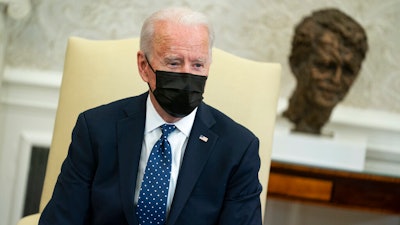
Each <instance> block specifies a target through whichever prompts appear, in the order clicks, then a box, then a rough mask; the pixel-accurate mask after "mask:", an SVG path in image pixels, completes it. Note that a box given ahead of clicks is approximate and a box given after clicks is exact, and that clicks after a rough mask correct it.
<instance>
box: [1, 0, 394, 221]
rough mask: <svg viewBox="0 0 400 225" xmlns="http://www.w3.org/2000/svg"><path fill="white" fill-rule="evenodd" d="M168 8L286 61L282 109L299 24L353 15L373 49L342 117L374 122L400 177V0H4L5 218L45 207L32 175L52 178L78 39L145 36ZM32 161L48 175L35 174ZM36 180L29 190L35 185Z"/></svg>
mask: <svg viewBox="0 0 400 225" xmlns="http://www.w3.org/2000/svg"><path fill="white" fill-rule="evenodd" d="M167 6H188V7H191V8H193V9H195V10H198V11H201V12H203V13H205V14H206V15H208V16H209V18H210V20H211V21H212V23H213V24H214V29H215V33H216V41H215V47H217V48H220V49H223V50H225V51H227V52H230V53H233V54H236V55H238V56H241V57H245V58H248V59H252V60H257V61H265V62H278V63H281V64H282V67H283V70H282V80H281V93H280V97H281V98H280V106H279V108H278V111H279V112H280V111H281V110H282V109H283V108H284V107H285V102H286V100H287V98H288V97H289V96H290V95H291V92H292V90H293V88H294V85H295V80H294V78H293V75H292V73H291V71H290V69H289V66H288V55H289V53H290V43H291V39H292V36H293V30H294V26H295V25H296V24H297V23H298V22H300V20H301V19H302V18H303V17H304V16H306V15H309V14H311V12H312V11H313V10H318V9H322V8H327V7H335V8H338V9H340V10H342V11H343V12H345V13H347V14H348V15H350V16H351V17H352V18H354V19H355V20H356V21H358V22H359V23H360V24H361V25H362V26H363V27H364V29H365V30H366V32H367V36H368V43H369V52H368V53H367V57H366V60H365V61H364V62H363V65H362V70H361V72H360V74H359V77H358V78H357V80H356V82H355V84H354V86H353V87H352V88H351V90H350V92H349V94H348V96H347V97H346V98H345V100H344V101H343V102H342V103H340V108H339V111H338V112H336V114H335V115H333V122H335V123H340V124H344V126H347V125H349V126H357V129H362V130H367V131H366V133H368V135H367V136H368V143H367V151H369V152H371V153H370V154H369V155H370V156H371V158H373V157H375V158H379V159H380V162H379V165H378V164H369V165H370V167H374V166H376V167H379V169H380V170H384V171H386V170H389V171H390V174H392V175H400V172H399V171H400V170H398V167H396V166H395V165H396V164H397V163H398V162H400V149H399V147H398V146H400V145H397V144H398V140H400V138H399V139H397V138H398V137H399V136H400V119H399V118H400V72H399V71H400V63H399V62H400V45H399V40H400V31H399V28H398V24H399V22H400V14H399V13H398V12H399V11H400V1H398V0H385V1H380V0H352V1H347V0H301V1H300V0H298V1H297V0H246V1H243V0H237V1H231V0H219V1H213V0H203V1H194V0H191V1H190V0H163V1H156V0H146V1H138V0H97V1H91V0H0V189H1V191H0V202H1V203H0V224H5V225H11V224H15V223H16V221H17V220H18V219H19V218H20V217H21V216H22V215H23V214H29V213H31V212H33V211H34V210H35V206H33V209H28V208H27V204H26V196H27V194H26V192H27V188H26V187H27V186H28V183H29V182H30V181H28V180H29V179H38V180H40V179H41V176H42V175H41V174H42V173H41V172H40V171H42V170H43V165H45V161H46V157H47V156H46V154H47V153H46V151H45V150H43V149H46V148H48V146H49V145H50V141H51V132H52V129H53V122H54V116H55V110H56V107H57V100H58V88H59V85H60V82H61V74H62V70H63V62H64V55H65V49H66V44H67V40H68V37H70V36H80V37H84V38H90V39H121V38H130V37H137V36H138V35H139V32H140V28H141V24H142V22H143V20H144V18H146V17H147V16H148V15H149V14H150V13H152V12H153V11H155V10H157V9H160V8H164V7H167ZM132 62H133V63H136V59H132ZM226 66H229V65H226ZM248 76H249V79H251V71H249V74H248ZM254 82H257V81H254ZM360 127H361V128H360ZM372 134H373V135H372ZM67 135H68V134H67ZM396 145H397V146H396ZM367 155H368V153H367ZM393 160H395V161H394V162H393ZM396 160H397V161H396ZM372 161H373V160H372V159H371V160H370V162H371V163H372ZM382 161H384V162H383V164H382ZM386 162H390V163H389V164H386ZM377 165H378V166H377ZM32 166H33V168H36V169H34V171H38V174H33V175H29V171H31V170H32ZM35 166H37V167H35ZM40 168H42V169H40ZM44 168H45V167H44ZM27 177H34V178H29V179H28V178H27ZM35 177H36V178H35ZM34 187H35V185H33V187H32V188H31V189H29V191H28V192H30V191H31V192H35V188H34ZM36 192H39V193H40V188H39V190H36ZM32 210H33V211H32ZM267 210H269V211H268V213H267V216H268V217H269V218H267V222H269V223H268V224H271V225H278V224H308V225H312V224H325V225H326V224H328V225H329V224H363V225H364V224H400V219H399V217H398V216H396V215H386V214H374V213H367V212H359V211H349V210H343V209H336V208H321V207H317V206H308V205H307V206H303V205H299V204H298V203H290V202H280V201H275V200H271V204H270V205H269V206H268V208H267ZM299 214H301V216H300V217H299Z"/></svg>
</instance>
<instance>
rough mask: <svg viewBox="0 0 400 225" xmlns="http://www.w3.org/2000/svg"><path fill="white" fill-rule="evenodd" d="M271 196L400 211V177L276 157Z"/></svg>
mask: <svg viewBox="0 0 400 225" xmlns="http://www.w3.org/2000/svg"><path fill="white" fill-rule="evenodd" d="M399 172H400V171H399ZM268 198H279V199H286V200H292V201H301V202H308V203H317V204H324V205H330V206H338V207H345V208H353V209H363V210H373V211H378V212H384V213H391V214H400V177H391V176H384V175H378V174H366V173H362V172H350V171H344V170H335V169H328V168H320V167H313V166H307V165H299V164H293V163H285V162H278V161H274V160H273V161H272V163H271V172H270V178H269V184H268Z"/></svg>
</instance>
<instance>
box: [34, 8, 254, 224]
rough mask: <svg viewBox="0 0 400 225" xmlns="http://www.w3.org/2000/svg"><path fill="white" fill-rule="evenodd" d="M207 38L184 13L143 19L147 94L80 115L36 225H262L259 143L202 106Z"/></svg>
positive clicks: (199, 21) (200, 18)
mask: <svg viewBox="0 0 400 225" xmlns="http://www.w3.org/2000/svg"><path fill="white" fill-rule="evenodd" d="M213 39H214V34H213V31H212V27H211V25H210V24H209V22H208V21H207V19H206V17H205V16H204V15H203V14H201V13H198V12H194V11H191V10H189V9H186V8H168V9H164V10H160V11H158V12H156V13H154V14H152V15H151V16H150V17H149V18H148V19H147V20H146V21H145V22H144V24H143V27H142V31H141V39H140V51H139V52H138V53H137V65H138V69H139V73H140V75H141V77H142V79H143V81H144V82H146V83H147V84H148V86H149V91H148V92H146V93H144V94H142V95H139V96H135V97H130V98H126V99H122V100H119V101H116V102H112V103H110V104H107V105H103V106H99V107H96V108H93V109H90V110H88V111H85V112H83V113H81V114H80V115H79V117H78V120H77V123H76V125H75V128H74V130H73V133H72V141H71V144H70V148H69V151H68V155H67V158H66V159H65V161H64V163H63V166H62V169H61V173H60V175H59V178H58V180H57V184H56V187H55V189H54V193H53V196H52V198H51V200H50V202H49V203H48V205H47V206H46V208H45V210H44V211H43V213H42V216H41V218H40V222H39V224H43V225H45V224H57V225H63V224H73V225H78V224H82V225H83V224H96V225H99V224H130V225H137V224H140V225H145V224H168V225H195V224H199V225H214V224H215V225H217V224H218V225H250V224H252V225H261V205H260V199H259V197H260V193H261V189H262V187H261V185H260V183H259V180H258V171H259V168H260V159H259V155H258V147H259V141H258V138H257V137H255V136H254V134H252V133H251V132H250V131H249V130H248V129H246V128H245V127H243V126H241V125H240V124H238V123H236V122H234V121H233V120H231V119H230V118H228V117H227V116H226V115H224V114H223V113H221V112H220V111H218V110H216V109H214V108H212V107H211V106H209V105H207V104H205V103H204V102H202V99H203V97H202V94H203V91H204V88H205V83H206V79H207V75H208V71H209V68H210V64H211V57H212V54H211V50H212V45H213ZM227 66H229V65H227ZM227 82H229V81H227ZM221 91H224V90H221ZM160 127H161V129H160ZM167 131H168V133H167ZM164 132H165V133H164ZM160 136H161V137H160ZM153 146H154V147H153ZM160 146H161V147H160ZM156 175H158V176H156ZM160 176H161V180H160ZM163 178H164V179H163ZM154 184H156V185H154ZM150 186H151V187H150ZM162 193H163V194H162Z"/></svg>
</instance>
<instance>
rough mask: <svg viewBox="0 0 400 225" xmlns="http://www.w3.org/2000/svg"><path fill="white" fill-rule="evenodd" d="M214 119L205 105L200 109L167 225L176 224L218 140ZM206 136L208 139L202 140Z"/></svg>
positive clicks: (187, 147)
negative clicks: (212, 128) (212, 129)
mask: <svg viewBox="0 0 400 225" xmlns="http://www.w3.org/2000/svg"><path fill="white" fill-rule="evenodd" d="M214 123H215V120H214V118H213V117H212V115H211V114H210V112H209V111H208V108H207V107H206V106H205V105H204V103H203V104H202V105H201V106H200V107H199V109H198V111H197V115H196V119H195V122H194V124H193V128H192V131H191V134H190V137H189V140H188V144H187V146H186V150H185V155H184V157H183V161H182V166H181V168H180V172H179V176H178V181H177V185H176V190H175V195H174V199H173V202H172V206H171V211H170V214H169V217H168V221H167V224H171V225H172V224H175V222H176V220H177V219H178V217H179V214H180V213H181V211H182V209H183V208H184V206H185V204H186V201H187V199H188V198H189V196H190V193H191V192H192V190H193V188H194V186H195V184H196V182H197V179H198V177H199V176H200V174H201V171H202V170H203V168H204V166H205V164H206V162H207V160H208V158H209V156H210V154H211V152H212V150H213V149H214V148H213V146H214V145H215V142H216V141H217V139H218V135H216V134H215V133H214V132H213V131H211V130H210V127H211V126H212V125H213V124H214ZM201 136H204V137H206V138H207V140H205V139H204V138H200V137H201Z"/></svg>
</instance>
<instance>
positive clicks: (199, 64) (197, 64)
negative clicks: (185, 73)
mask: <svg viewBox="0 0 400 225" xmlns="http://www.w3.org/2000/svg"><path fill="white" fill-rule="evenodd" d="M194 67H196V68H202V67H204V64H202V63H196V64H194Z"/></svg>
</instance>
